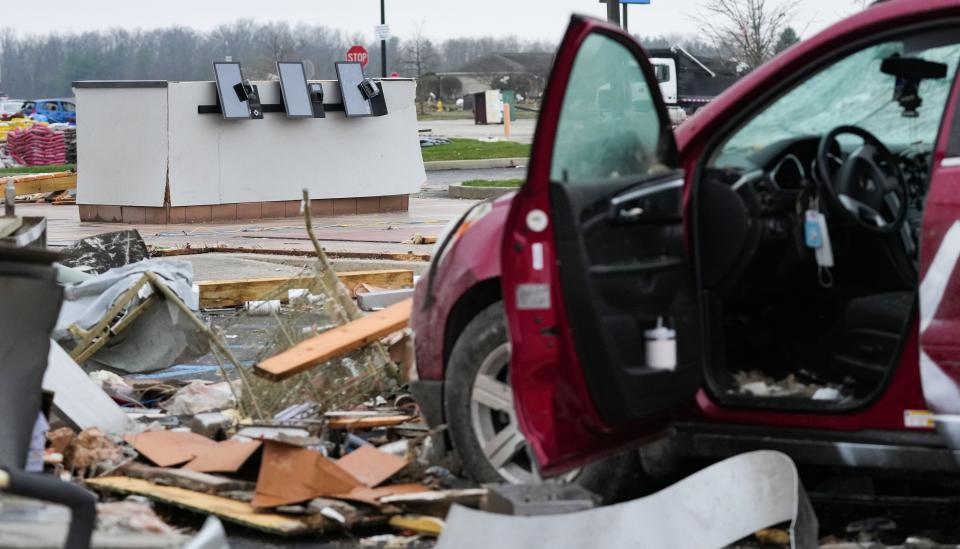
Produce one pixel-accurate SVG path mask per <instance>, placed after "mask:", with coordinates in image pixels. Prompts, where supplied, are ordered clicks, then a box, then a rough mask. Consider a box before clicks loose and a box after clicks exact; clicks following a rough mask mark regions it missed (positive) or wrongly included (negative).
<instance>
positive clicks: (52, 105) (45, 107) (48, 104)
mask: <svg viewBox="0 0 960 549" xmlns="http://www.w3.org/2000/svg"><path fill="white" fill-rule="evenodd" d="M43 110H45V111H55V110H57V104H56V103H54V102H53V101H48V102H46V103H44V104H43Z"/></svg>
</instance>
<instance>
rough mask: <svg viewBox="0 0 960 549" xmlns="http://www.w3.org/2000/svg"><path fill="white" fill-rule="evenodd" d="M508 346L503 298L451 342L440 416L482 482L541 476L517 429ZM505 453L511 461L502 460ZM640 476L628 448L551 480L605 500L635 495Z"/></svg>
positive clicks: (468, 469)
mask: <svg viewBox="0 0 960 549" xmlns="http://www.w3.org/2000/svg"><path fill="white" fill-rule="evenodd" d="M509 349H510V343H509V336H508V331H507V322H506V317H505V316H504V311H503V303H502V302H500V301H498V302H496V303H494V304H492V305H490V306H488V307H487V308H485V309H484V310H482V311H481V312H480V313H479V314H478V315H477V316H475V317H474V318H473V319H472V320H471V321H470V323H469V324H467V327H466V328H465V329H464V330H463V333H461V334H460V336H459V337H458V338H457V341H456V343H455V344H454V346H453V350H452V352H451V354H450V360H449V361H448V363H447V370H446V376H445V381H444V415H445V416H446V420H447V426H448V429H449V430H448V433H449V436H450V439H451V441H452V443H453V450H454V452H455V453H456V454H457V457H459V462H460V463H461V464H462V467H463V473H464V474H465V475H466V476H468V477H470V478H471V479H473V480H475V481H477V482H481V483H497V482H508V483H511V484H538V483H542V482H545V481H544V480H543V479H542V478H540V476H539V472H538V471H537V470H536V466H535V465H534V462H533V460H532V458H531V457H530V452H529V450H528V447H527V445H526V441H525V440H523V439H522V435H520V434H519V428H518V427H517V424H516V417H515V415H514V412H513V408H512V393H511V392H510V389H509V385H508V379H507V376H506V366H505V365H503V363H504V361H505V362H506V364H509ZM491 380H492V381H491ZM475 392H476V393H477V398H476V399H475V398H474V393H475ZM508 408H509V409H508ZM488 416H489V417H488ZM496 437H499V438H497V443H494V442H493V439H494V438H496ZM517 437H519V438H517ZM501 442H502V444H501ZM485 446H487V448H488V450H487V451H484V447H485ZM490 448H494V449H496V450H494V451H490ZM501 448H502V449H503V450H502V451H501V450H500V449H501ZM507 454H509V455H510V456H511V457H510V461H509V462H504V459H505V457H504V456H506V455H507ZM643 478H644V475H643V472H642V468H641V464H640V459H639V455H638V454H637V452H635V451H632V452H625V453H623V454H620V455H617V456H614V457H612V458H608V459H606V460H603V461H601V462H597V463H594V464H591V465H588V466H586V467H584V468H582V469H580V470H577V471H574V472H572V473H570V474H567V475H563V476H561V477H558V478H557V479H551V480H550V482H557V481H559V482H576V483H577V484H579V485H581V486H583V487H585V488H587V489H588V490H590V491H591V492H593V493H595V494H597V495H599V496H600V497H601V499H602V500H603V501H604V502H606V503H609V502H613V501H619V500H621V499H624V498H629V497H631V496H636V495H637V494H638V493H639V492H638V491H639V490H641V489H642V484H643V482H642V481H643Z"/></svg>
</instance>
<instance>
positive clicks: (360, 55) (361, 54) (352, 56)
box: [347, 46, 370, 67]
mask: <svg viewBox="0 0 960 549" xmlns="http://www.w3.org/2000/svg"><path fill="white" fill-rule="evenodd" d="M347 61H351V62H354V63H360V66H362V67H366V66H367V62H369V61H370V54H369V53H367V48H365V47H363V46H353V47H351V48H350V49H349V50H347Z"/></svg>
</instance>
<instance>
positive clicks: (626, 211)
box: [617, 206, 643, 223]
mask: <svg viewBox="0 0 960 549" xmlns="http://www.w3.org/2000/svg"><path fill="white" fill-rule="evenodd" d="M641 217H643V208H641V207H640V206H634V207H632V208H621V209H620V211H618V212H617V220H618V221H622V222H625V223H631V222H633V221H637V220H638V219H640V218H641Z"/></svg>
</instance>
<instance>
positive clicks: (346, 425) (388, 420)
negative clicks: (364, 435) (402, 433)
mask: <svg viewBox="0 0 960 549" xmlns="http://www.w3.org/2000/svg"><path fill="white" fill-rule="evenodd" d="M412 419H413V416H372V417H331V418H328V420H327V425H328V426H329V427H330V428H331V429H375V428H377V427H392V426H394V425H400V424H402V423H406V422H408V421H410V420H412Z"/></svg>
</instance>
